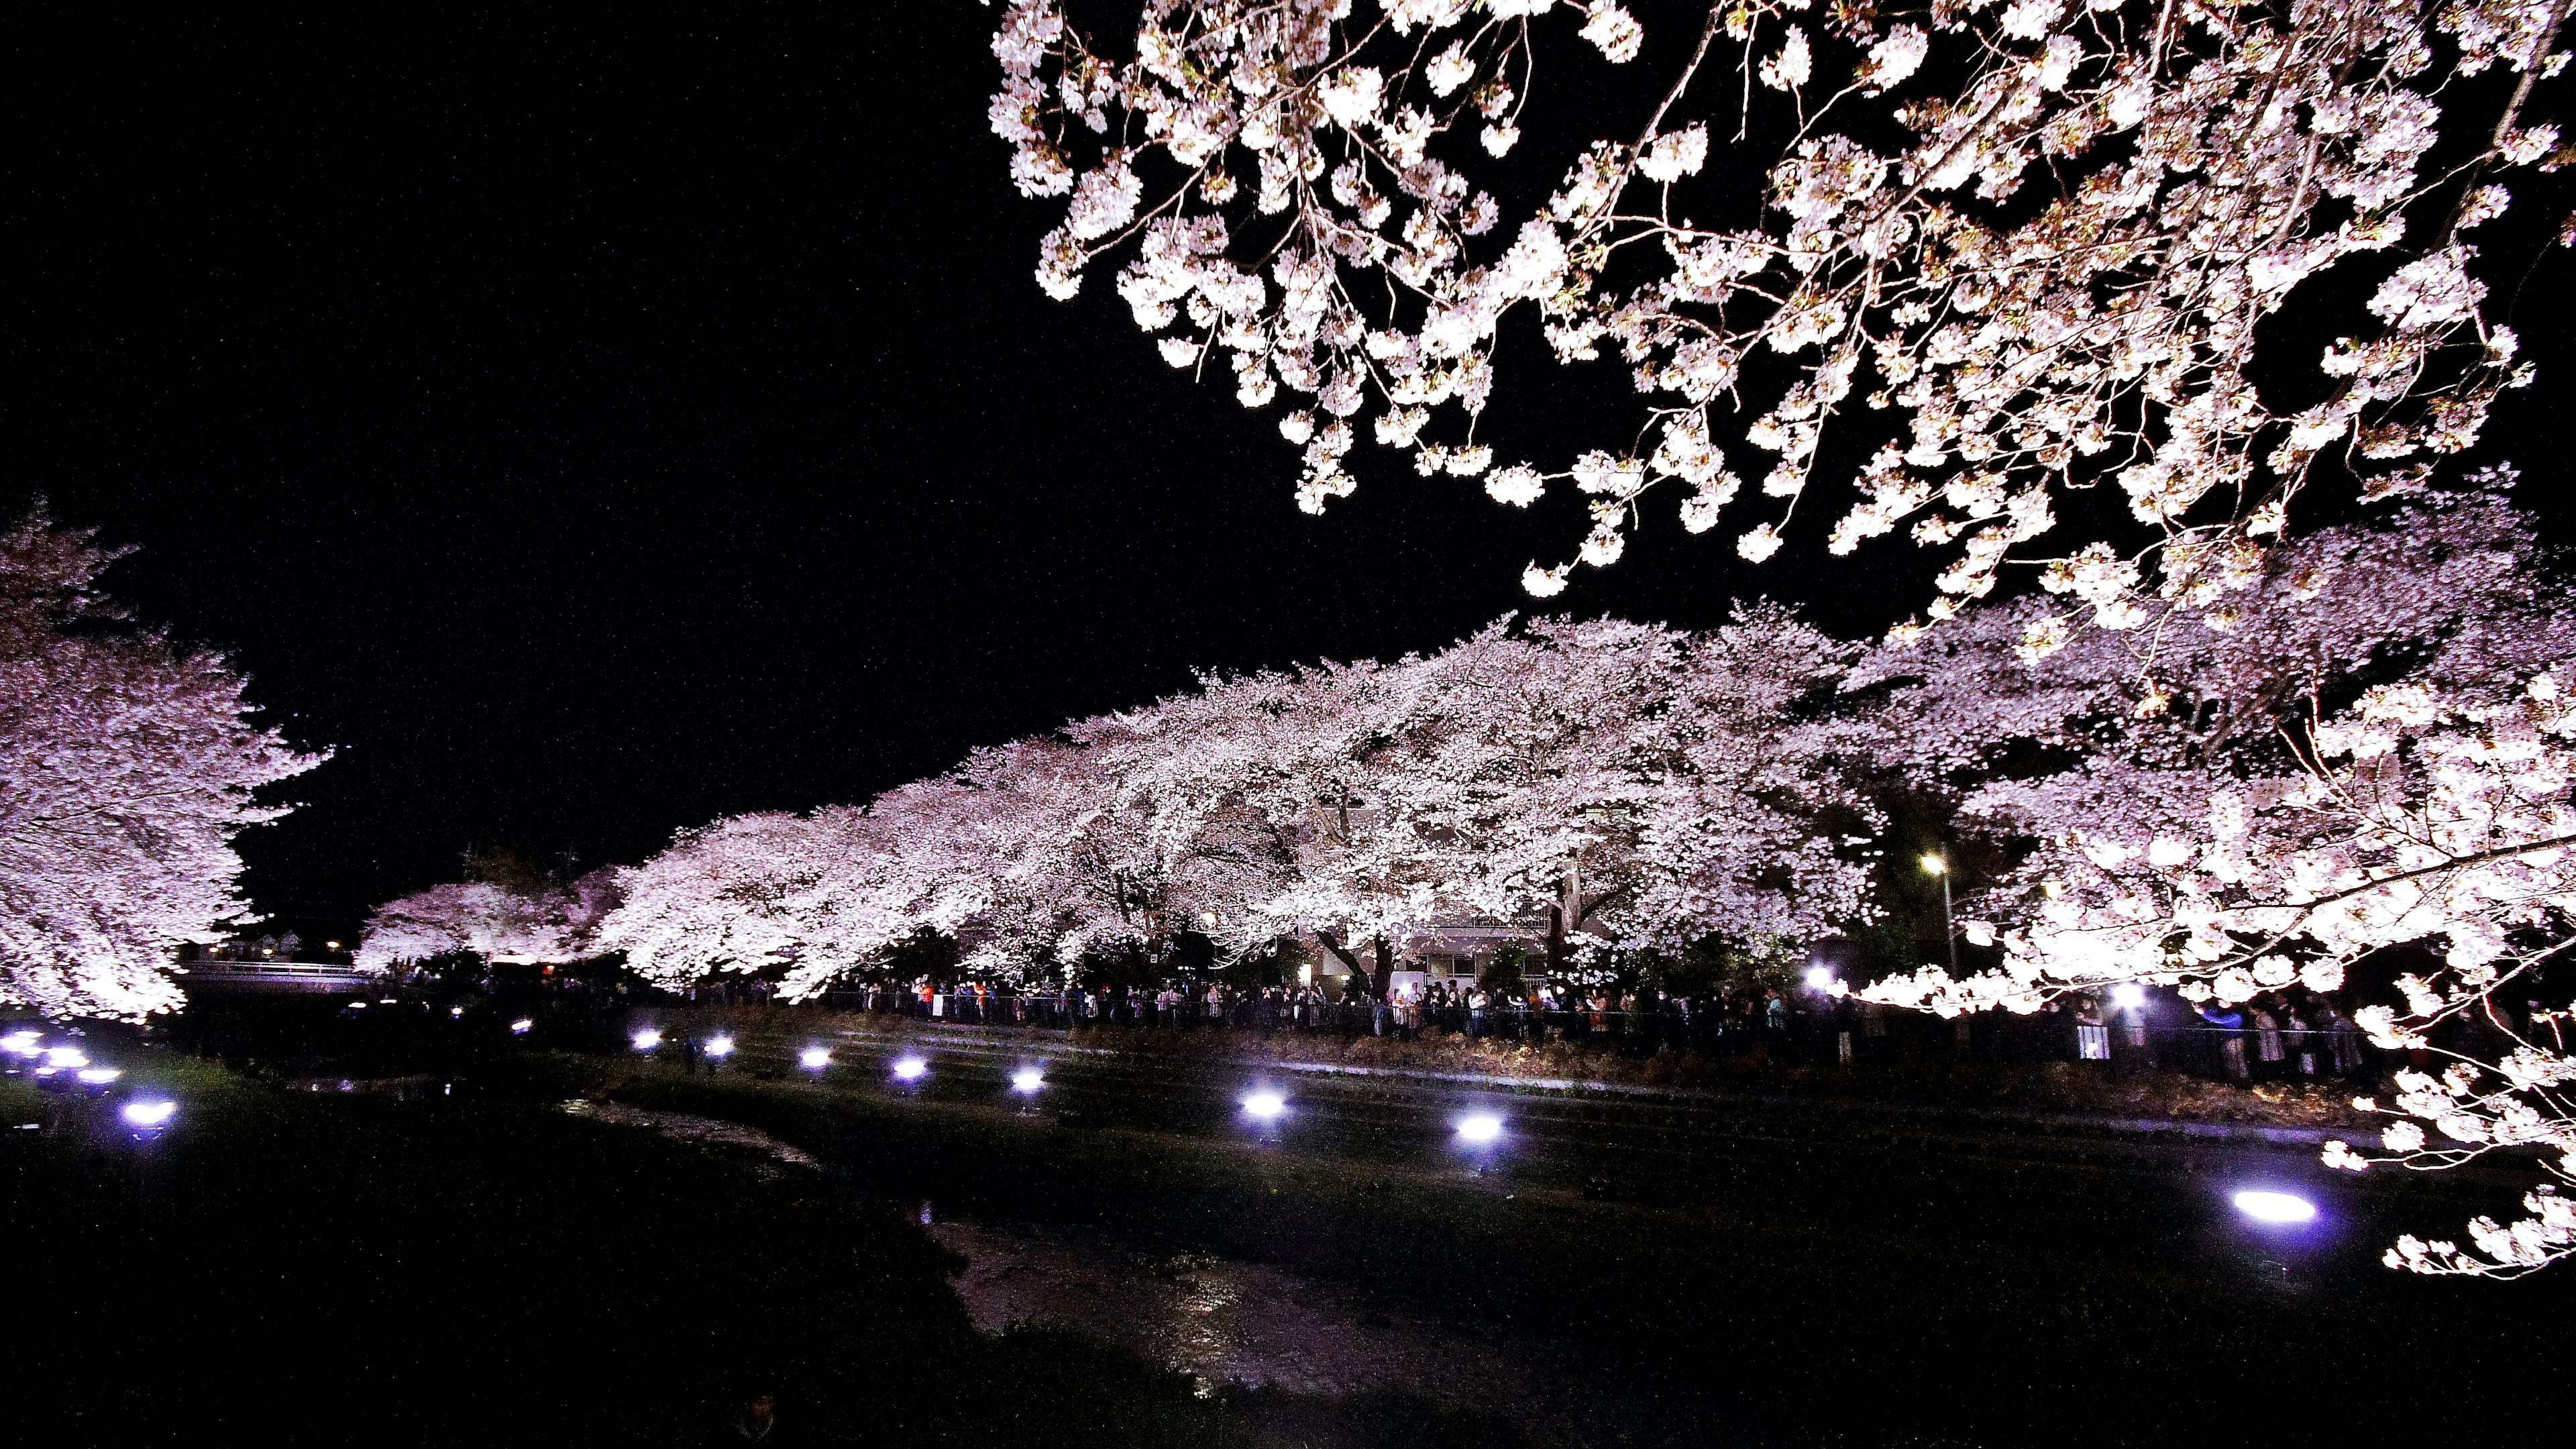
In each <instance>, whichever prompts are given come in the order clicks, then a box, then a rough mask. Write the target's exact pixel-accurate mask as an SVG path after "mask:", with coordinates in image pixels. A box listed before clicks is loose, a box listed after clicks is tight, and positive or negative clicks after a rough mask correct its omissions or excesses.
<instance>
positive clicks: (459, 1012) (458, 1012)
mask: <svg viewBox="0 0 2576 1449" xmlns="http://www.w3.org/2000/svg"><path fill="white" fill-rule="evenodd" d="M447 1014H448V1015H449V1016H463V1015H464V1014H465V1008H464V1007H461V1006H451V1007H449V1008H447Z"/></svg>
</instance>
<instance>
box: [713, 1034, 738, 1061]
mask: <svg viewBox="0 0 2576 1449" xmlns="http://www.w3.org/2000/svg"><path fill="white" fill-rule="evenodd" d="M707 1055H708V1056H711V1057H729V1056H732V1055H733V1038H732V1037H729V1036H711V1037H708V1038H707Z"/></svg>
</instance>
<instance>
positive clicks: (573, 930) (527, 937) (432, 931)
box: [353, 869, 617, 971]
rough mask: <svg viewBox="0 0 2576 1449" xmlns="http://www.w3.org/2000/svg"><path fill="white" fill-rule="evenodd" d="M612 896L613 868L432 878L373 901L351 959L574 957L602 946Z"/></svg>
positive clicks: (547, 961)
mask: <svg viewBox="0 0 2576 1449" xmlns="http://www.w3.org/2000/svg"><path fill="white" fill-rule="evenodd" d="M616 904H617V879H616V871H615V870H614V869H610V870H596V871H592V872H591V873H590V874H588V875H586V876H583V877H581V878H580V879H578V880H575V881H573V882H571V883H570V884H568V885H563V886H555V885H551V884H541V885H536V886H533V887H520V886H516V885H512V884H503V883H501V882H498V881H467V882H463V883H461V884H455V885H440V886H432V887H430V888H429V889H428V890H425V891H416V892H414V893H412V894H411V895H407V896H403V897H401V898H400V899H398V900H392V901H387V902H386V903H385V904H383V905H381V906H378V907H376V909H375V912H374V914H372V915H370V916H369V917H368V918H367V926H366V930H365V933H364V934H363V935H362V936H361V938H360V940H359V943H358V949H357V951H356V953H355V956H354V958H353V959H355V961H356V962H357V964H358V965H359V966H360V967H362V968H365V969H367V970H372V971H382V970H387V969H390V968H393V967H398V966H415V965H418V964H420V963H421V962H423V961H431V960H435V959H437V958H439V957H442V956H456V955H470V956H476V957H480V958H481V959H483V960H485V961H497V962H504V963H508V964H513V965H522V966H533V965H554V964H562V963H565V962H570V961H580V960H584V959H586V958H588V957H592V956H596V955H599V954H600V953H601V951H602V949H603V948H602V947H601V946H600V944H599V942H598V939H597V938H598V931H599V922H600V918H601V917H603V916H605V915H606V914H607V913H608V912H609V910H610V909H612V908H613V907H614V906H615V905H616Z"/></svg>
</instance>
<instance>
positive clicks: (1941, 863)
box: [1923, 854, 1959, 976]
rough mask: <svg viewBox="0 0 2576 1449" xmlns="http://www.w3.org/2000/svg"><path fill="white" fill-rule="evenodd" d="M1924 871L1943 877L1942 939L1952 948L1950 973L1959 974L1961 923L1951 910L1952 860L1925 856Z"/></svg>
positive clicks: (1936, 855)
mask: <svg viewBox="0 0 2576 1449" xmlns="http://www.w3.org/2000/svg"><path fill="white" fill-rule="evenodd" d="M1923 872H1924V874H1926V875H1937V876H1939V877H1940V878H1941V939H1942V941H1943V942H1944V943H1945V944H1947V945H1948V946H1949V948H1950V974H1951V975H1952V976H1956V975H1958V974H1959V923H1958V921H1957V919H1956V918H1955V917H1954V916H1953V915H1952V914H1951V911H1950V862H1948V861H1946V860H1944V859H1942V858H1941V857H1940V856H1939V855H1938V854H1926V855H1925V856H1924V857H1923Z"/></svg>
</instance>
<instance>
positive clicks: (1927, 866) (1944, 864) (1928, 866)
mask: <svg viewBox="0 0 2576 1449" xmlns="http://www.w3.org/2000/svg"><path fill="white" fill-rule="evenodd" d="M1949 868H1950V862H1948V861H1946V860H1943V859H1942V858H1941V857H1939V856H1937V855H1927V856H1925V857H1923V873H1924V874H1925V875H1940V874H1942V873H1944V872H1946V871H1947V870H1949Z"/></svg>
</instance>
